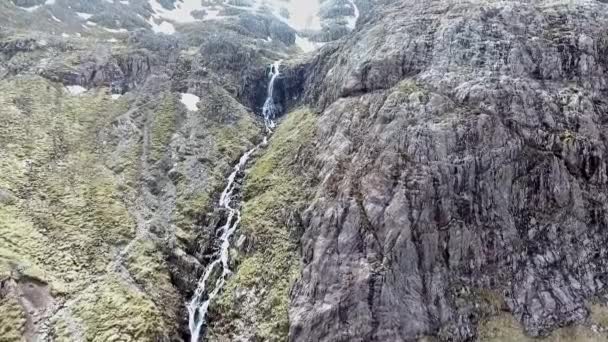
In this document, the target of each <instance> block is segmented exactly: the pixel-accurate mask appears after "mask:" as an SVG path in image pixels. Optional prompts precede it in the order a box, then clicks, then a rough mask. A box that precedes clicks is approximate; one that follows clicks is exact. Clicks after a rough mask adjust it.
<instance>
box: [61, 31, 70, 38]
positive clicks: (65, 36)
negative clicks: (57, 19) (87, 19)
mask: <svg viewBox="0 0 608 342" xmlns="http://www.w3.org/2000/svg"><path fill="white" fill-rule="evenodd" d="M61 36H62V37H63V38H69V37H70V35H69V34H67V33H65V32H63V33H62V34H61Z"/></svg>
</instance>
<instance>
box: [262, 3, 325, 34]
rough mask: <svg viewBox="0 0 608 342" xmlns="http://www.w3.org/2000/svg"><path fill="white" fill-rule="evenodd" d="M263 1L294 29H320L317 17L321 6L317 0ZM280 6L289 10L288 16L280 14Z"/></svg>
mask: <svg viewBox="0 0 608 342" xmlns="http://www.w3.org/2000/svg"><path fill="white" fill-rule="evenodd" d="M265 3H266V4H267V5H269V6H270V8H271V9H272V12H273V14H274V15H275V16H276V17H277V18H279V19H281V20H282V21H283V22H285V23H286V24H288V25H289V26H291V27H292V28H294V29H296V30H299V31H301V30H320V29H321V18H320V17H319V10H320V8H321V6H320V4H319V0H307V1H301V0H300V1H298V0H291V1H289V2H286V1H284V0H268V1H265ZM282 8H284V9H286V10H287V12H289V18H285V17H283V16H282V15H281V14H280V11H281V9H282Z"/></svg>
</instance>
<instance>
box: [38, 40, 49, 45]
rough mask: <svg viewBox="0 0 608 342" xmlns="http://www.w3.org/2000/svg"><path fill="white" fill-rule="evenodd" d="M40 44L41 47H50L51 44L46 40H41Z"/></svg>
mask: <svg viewBox="0 0 608 342" xmlns="http://www.w3.org/2000/svg"><path fill="white" fill-rule="evenodd" d="M38 44H40V46H47V45H49V42H47V41H46V40H45V39H41V40H40V41H39V42H38Z"/></svg>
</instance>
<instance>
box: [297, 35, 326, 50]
mask: <svg viewBox="0 0 608 342" xmlns="http://www.w3.org/2000/svg"><path fill="white" fill-rule="evenodd" d="M296 45H297V46H298V47H299V48H300V50H302V51H304V52H310V51H314V50H316V49H318V48H320V47H321V46H323V45H324V44H323V43H317V42H313V41H311V40H310V39H308V38H306V37H300V36H299V35H297V34H296Z"/></svg>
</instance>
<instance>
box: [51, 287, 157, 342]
mask: <svg viewBox="0 0 608 342" xmlns="http://www.w3.org/2000/svg"><path fill="white" fill-rule="evenodd" d="M159 310H160V308H158V307H156V305H155V304H154V303H153V302H152V301H151V300H150V299H148V298H146V297H145V296H144V295H142V294H141V293H140V292H139V291H137V290H136V289H134V288H132V287H129V286H128V285H126V284H125V283H124V281H122V280H119V279H117V278H114V277H107V278H105V279H104V280H103V281H102V282H100V283H99V284H98V285H97V286H95V287H92V288H89V289H88V290H87V292H85V293H83V294H82V295H81V296H80V297H79V300H78V302H76V303H75V304H74V305H73V308H72V313H73V315H74V318H75V319H76V320H78V321H80V322H82V323H83V324H82V326H83V327H84V329H85V331H84V334H85V339H86V340H87V341H91V342H94V341H155V337H156V336H163V333H165V331H164V329H165V325H164V322H163V321H162V320H161V318H160V317H159V315H158V312H159ZM55 334H56V336H57V338H58V339H59V340H65V341H67V340H69V334H70V333H69V330H68V329H67V327H65V326H62V325H61V324H59V325H58V329H57V331H56V332H55Z"/></svg>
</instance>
